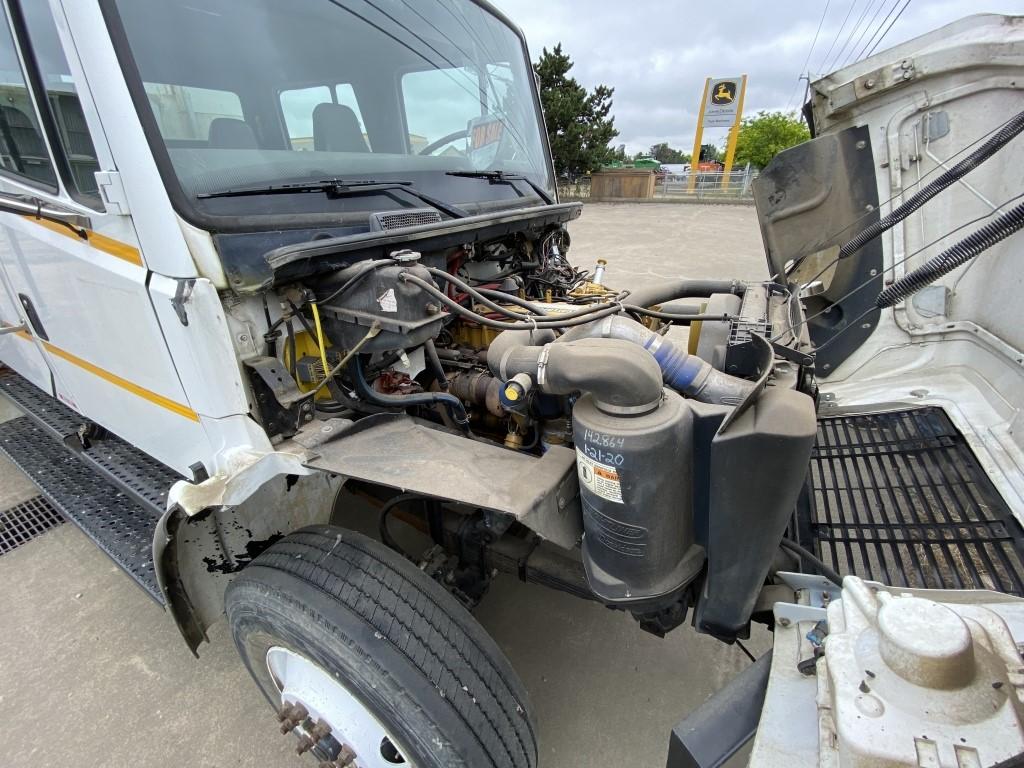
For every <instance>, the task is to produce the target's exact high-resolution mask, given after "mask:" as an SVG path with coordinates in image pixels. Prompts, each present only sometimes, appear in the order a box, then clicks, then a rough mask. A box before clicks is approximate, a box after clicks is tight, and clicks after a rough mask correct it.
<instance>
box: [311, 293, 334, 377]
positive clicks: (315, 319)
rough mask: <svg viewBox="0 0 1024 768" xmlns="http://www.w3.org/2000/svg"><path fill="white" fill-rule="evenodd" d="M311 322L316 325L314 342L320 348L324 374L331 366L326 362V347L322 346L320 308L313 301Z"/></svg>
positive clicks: (322, 333) (322, 334)
mask: <svg viewBox="0 0 1024 768" xmlns="http://www.w3.org/2000/svg"><path fill="white" fill-rule="evenodd" d="M313 323H314V324H315V326H316V343H317V346H318V347H319V348H320V362H321V363H323V364H324V376H326V375H327V372H328V371H329V370H331V366H329V365H328V364H327V349H326V348H325V347H324V332H323V330H322V329H321V328H320V310H319V308H318V307H317V306H316V302H315V301H314V302H313Z"/></svg>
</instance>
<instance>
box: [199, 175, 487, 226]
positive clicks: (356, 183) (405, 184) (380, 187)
mask: <svg viewBox="0 0 1024 768" xmlns="http://www.w3.org/2000/svg"><path fill="white" fill-rule="evenodd" d="M412 184H413V182H411V181H377V180H375V179H356V180H353V181H346V180H344V179H328V180H326V181H317V182H305V183H299V184H272V185H269V186H266V187H243V188H241V189H222V190H220V191H219V192H203V193H202V194H199V195H196V197H197V198H199V199H201V200H207V199H210V198H213V197H250V196H255V195H295V194H302V193H307V192H323V193H324V194H325V195H327V197H328V199H330V200H337V199H339V198H342V197H355V196H359V195H372V194H373V193H375V192H394V191H401V192H405V193H406V194H407V195H411V196H412V197H415V198H416V199H418V200H421V201H422V202H424V203H426V204H427V205H430V206H432V207H434V208H436V209H437V210H439V211H441V212H442V213H446V214H448V215H449V216H451V217H452V218H453V219H464V218H466V216H468V215H469V214H468V213H466V211H464V210H462V209H461V208H458V207H456V206H454V205H451V204H449V203H446V202H444V201H442V200H438V199H437V198H435V197H432V196H430V195H427V194H424V193H423V192H419V191H418V190H415V189H413V187H412Z"/></svg>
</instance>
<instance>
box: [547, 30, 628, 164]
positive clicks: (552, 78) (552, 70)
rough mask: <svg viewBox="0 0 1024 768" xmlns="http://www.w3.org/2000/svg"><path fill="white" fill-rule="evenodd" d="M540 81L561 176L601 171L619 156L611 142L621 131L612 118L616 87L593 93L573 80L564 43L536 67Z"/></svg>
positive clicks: (604, 87) (550, 134) (556, 162)
mask: <svg viewBox="0 0 1024 768" xmlns="http://www.w3.org/2000/svg"><path fill="white" fill-rule="evenodd" d="M534 69H535V70H536V71H537V77H538V78H539V79H540V100H541V103H542V104H543V105H544V118H545V120H546V121H547V129H548V141H549V142H550V144H551V154H552V156H553V158H554V161H555V171H556V173H557V174H558V175H559V176H577V175H579V174H583V173H587V172H588V171H594V170H597V169H598V168H599V167H600V166H601V165H602V164H604V163H606V162H608V161H609V160H610V159H612V157H613V155H614V154H615V150H613V149H612V148H611V147H610V146H609V143H610V142H611V141H612V139H614V138H615V137H616V136H618V135H619V132H618V131H617V130H615V118H614V117H611V111H612V94H614V93H615V89H614V88H609V87H608V86H606V85H598V86H597V87H596V88H594V90H593V91H591V92H590V93H587V89H586V88H584V87H583V86H582V85H580V84H579V83H578V82H576V80H575V78H572V77H569V76H568V75H569V70H570V69H572V59H570V58H569V55H568V54H566V53H563V52H562V44H561V43H559V44H558V45H556V46H555V48H554V50H552V51H548V49H547V48H545V49H544V50H543V52H542V53H541V56H540V59H539V60H538V61H537V63H536V64H535V65H534Z"/></svg>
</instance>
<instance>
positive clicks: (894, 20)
mask: <svg viewBox="0 0 1024 768" xmlns="http://www.w3.org/2000/svg"><path fill="white" fill-rule="evenodd" d="M908 5H910V0H907V2H905V3H904V4H903V7H902V8H900V12H899V13H897V14H896V18H895V19H893V20H892V22H890V24H889V26H888V27H886V28H885V32H883V33H882V36H881V37H880V38H878V41H877V42H876V43H875V44H874V45H873V46H871V50H870V51H868V56H870V55H871V54H872V53H874V52H875V48H877V47H878V44H879V43H881V42H882V40H883V39H885V36H886V35H887V34H889V30H890V29H892V25H893V24H895V23H896V22H897V21H899V20H900V16H902V15H903V12H904V11H905V10H907V6H908Z"/></svg>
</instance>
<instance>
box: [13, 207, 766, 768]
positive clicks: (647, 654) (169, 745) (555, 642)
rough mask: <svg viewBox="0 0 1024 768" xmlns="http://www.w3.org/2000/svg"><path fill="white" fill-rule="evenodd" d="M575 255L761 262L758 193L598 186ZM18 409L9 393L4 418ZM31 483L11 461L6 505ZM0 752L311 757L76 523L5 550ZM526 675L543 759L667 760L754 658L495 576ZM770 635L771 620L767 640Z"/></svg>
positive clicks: (216, 760) (127, 758) (724, 270)
mask: <svg viewBox="0 0 1024 768" xmlns="http://www.w3.org/2000/svg"><path fill="white" fill-rule="evenodd" d="M570 232H571V234H572V237H573V245H572V249H571V252H570V256H571V257H572V258H573V260H574V261H575V262H576V263H577V264H579V265H580V266H584V267H592V266H593V264H594V262H595V261H596V260H597V259H599V258H603V259H606V260H607V261H608V262H609V267H608V274H607V282H608V284H609V285H612V286H615V287H630V286H637V287H639V286H642V285H649V284H651V283H656V282H657V281H659V280H661V279H664V278H668V277H676V276H680V275H686V276H692V277H730V278H731V277H735V278H740V279H757V278H759V277H761V276H762V275H763V274H764V272H765V266H764V256H763V251H762V248H761V239H760V235H759V234H758V231H757V223H756V218H755V214H754V210H753V208H748V207H733V206H700V205H653V204H650V205H629V204H593V205H589V206H587V207H586V209H585V210H584V214H583V217H582V218H581V219H580V220H579V221H577V222H575V223H573V224H572V225H571V228H570ZM13 415H16V414H15V413H14V412H13V411H12V410H11V409H9V408H8V407H7V406H6V403H3V404H2V405H0V420H3V419H6V418H11V417H12V416H13ZM34 494H35V491H34V488H33V487H32V486H31V484H30V483H28V482H27V481H25V479H24V478H23V477H21V476H20V474H19V473H18V471H17V470H16V469H14V468H12V467H11V466H10V465H9V464H7V463H6V462H2V463H0V509H6V508H7V507H9V506H10V505H12V504H14V503H16V502H18V501H21V500H24V499H26V498H29V497H31V496H33V495H34ZM0 585H2V586H0V617H2V619H0V626H2V627H3V632H2V633H0V734H2V737H0V765H3V766H5V767H6V768H29V767H31V768H49V767H50V766H52V767H53V768H58V767H59V768H65V767H66V766H76V768H87V767H89V766H103V767H104V768H120V767H122V766H123V767H125V768H128V767H129V766H130V767H131V768H156V767H157V766H178V765H187V766H190V768H200V767H203V766H210V767H213V766H217V767H219V768H223V767H225V766H246V768H255V767H258V766H289V765H295V766H300V765H314V764H315V763H314V762H313V761H312V760H310V759H308V758H306V759H305V760H300V759H299V758H296V757H295V755H294V751H293V746H292V742H291V740H290V739H289V740H286V739H285V738H284V737H282V736H280V735H279V734H278V732H277V723H276V722H275V719H274V717H273V713H272V712H271V710H270V708H269V707H268V706H267V704H266V702H265V701H263V700H262V699H261V698H260V696H259V694H258V693H257V691H256V689H255V687H254V686H253V685H252V684H251V683H250V681H249V679H248V676H247V674H246V672H245V671H244V669H243V668H242V666H241V664H240V663H239V662H238V660H237V658H236V656H235V651H234V647H233V646H232V644H231V641H230V638H229V637H228V635H227V632H226V630H225V627H224V625H223V624H220V625H218V626H216V627H214V628H213V631H212V632H211V642H210V644H209V645H206V646H203V647H202V648H201V650H200V654H201V655H200V658H199V659H198V660H195V659H194V658H193V657H192V656H191V655H190V654H189V652H188V651H187V650H186V648H185V646H184V644H183V643H182V642H181V640H180V638H179V636H178V632H177V630H176V629H175V627H174V625H173V623H172V622H171V620H170V618H169V617H168V616H166V615H165V614H164V613H163V612H162V611H161V609H160V608H159V607H157V606H156V605H155V604H154V603H153V602H152V601H151V600H150V599H149V598H148V597H147V596H146V595H145V594H144V593H143V592H142V591H141V590H140V589H138V588H137V587H136V586H135V584H134V583H133V582H132V581H131V580H130V579H129V578H128V577H126V576H124V575H122V574H121V572H120V571H119V570H118V569H117V568H116V566H114V565H113V564H112V563H111V561H109V560H108V559H107V558H106V556H105V555H103V554H102V553H101V552H100V551H99V550H97V549H96V548H95V547H94V546H93V545H92V543H91V542H90V541H89V540H88V539H86V538H85V536H83V535H82V534H81V533H79V532H78V530H77V529H75V528H74V527H73V526H72V525H70V524H65V525H63V526H61V527H59V528H56V529H54V530H52V531H50V532H48V533H46V534H44V535H43V536H41V537H39V538H37V539H35V540H33V541H32V542H30V543H28V544H26V545H25V546H22V547H21V548H19V549H17V550H15V551H13V552H11V553H9V554H7V555H4V556H3V557H2V558H0ZM477 617H478V618H479V619H480V621H481V622H482V623H483V625H484V626H485V627H486V628H487V629H488V630H489V631H490V632H491V633H492V634H493V635H494V637H495V638H496V639H497V641H498V643H499V645H501V647H502V648H503V649H504V650H505V652H506V653H507V654H508V656H509V658H510V659H511V660H512V663H513V665H514V666H515V668H516V669H517V670H518V672H519V674H520V675H521V676H522V678H523V680H524V682H525V683H526V687H527V689H528V690H529V693H530V696H531V699H532V702H533V707H534V711H535V713H536V716H537V719H538V722H539V727H540V734H541V765H543V766H545V767H551V768H554V767H556V766H557V767H563V766H565V767H569V766H572V767H575V766H603V765H622V766H630V767H631V768H633V767H636V768H648V767H651V768H654V767H660V766H662V765H664V761H665V754H666V750H667V745H668V735H669V731H670V729H671V727H672V725H673V724H674V723H675V722H676V721H677V720H678V719H679V718H680V717H681V716H683V715H685V714H686V713H687V712H689V711H690V710H692V709H693V708H694V707H696V706H698V705H699V704H700V703H701V702H703V701H704V700H705V699H706V698H707V697H709V696H710V695H711V694H712V693H713V692H714V691H715V690H716V689H718V688H719V687H721V686H722V685H724V684H725V682H726V681H727V680H728V679H729V678H730V677H731V676H732V675H734V674H735V673H736V672H738V671H739V670H740V669H742V668H743V667H745V666H746V665H747V664H748V662H747V660H746V658H745V657H744V656H743V655H742V653H741V652H740V651H739V650H738V649H736V648H733V647H728V646H724V645H721V644H720V643H718V642H717V641H715V640H712V639H711V638H708V637H704V636H697V635H695V634H694V633H693V632H692V631H691V630H690V629H689V628H685V627H684V628H681V629H679V630H676V632H674V633H673V634H671V635H670V636H669V637H668V638H667V639H665V640H659V639H658V638H656V637H653V636H651V635H648V634H646V633H644V632H642V631H641V630H640V629H639V628H638V627H637V625H636V624H635V623H634V622H633V620H632V619H631V618H629V617H628V616H625V615H623V614H621V613H617V612H612V611H609V610H606V609H604V608H602V607H600V606H597V605H594V604H592V603H585V602H583V601H580V600H577V599H574V598H572V597H569V596H567V595H563V594H560V593H556V592H551V591H546V590H544V589H543V588H541V587H532V586H526V585H523V584H520V583H518V582H516V581H514V580H512V579H508V578H504V579H501V580H499V581H498V582H497V583H496V584H495V585H494V587H493V588H492V590H491V592H490V593H489V594H488V596H487V597H486V598H485V600H484V602H483V603H482V605H481V606H480V607H479V609H478V610H477ZM769 642H770V640H769V638H768V636H767V634H766V633H764V632H757V633H756V634H755V636H754V637H753V638H752V640H751V642H750V647H751V648H752V650H754V652H755V653H756V652H760V651H763V650H766V649H767V648H768V646H769Z"/></svg>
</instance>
